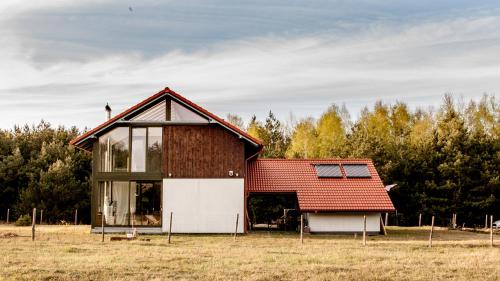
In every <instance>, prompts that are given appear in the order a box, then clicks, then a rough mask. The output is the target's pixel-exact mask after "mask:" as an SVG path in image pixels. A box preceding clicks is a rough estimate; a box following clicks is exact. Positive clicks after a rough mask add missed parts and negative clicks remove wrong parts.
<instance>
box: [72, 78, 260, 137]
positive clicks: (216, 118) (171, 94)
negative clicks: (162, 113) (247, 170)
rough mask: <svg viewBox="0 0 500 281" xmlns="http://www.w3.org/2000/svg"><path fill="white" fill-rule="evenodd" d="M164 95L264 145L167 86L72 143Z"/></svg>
mask: <svg viewBox="0 0 500 281" xmlns="http://www.w3.org/2000/svg"><path fill="white" fill-rule="evenodd" d="M163 95H170V96H172V97H174V98H176V99H178V100H180V101H181V102H184V103H185V104H187V105H189V106H191V107H192V108H193V109H195V110H197V111H199V112H201V113H202V114H205V115H207V116H208V117H210V118H212V119H213V120H215V121H217V122H218V123H220V124H222V125H223V126H225V127H227V128H229V129H230V130H232V131H234V132H236V133H237V134H240V135H242V136H243V137H245V138H247V139H249V140H250V141H252V142H254V143H255V144H257V145H258V146H260V147H262V143H261V141H259V140H258V139H256V138H254V137H252V136H251V135H249V134H248V133H246V132H245V131H243V130H241V129H240V128H238V127H236V126H234V125H233V124H231V123H229V122H227V121H225V120H224V119H222V118H220V117H218V116H217V115H215V114H213V113H211V112H209V111H208V110H206V109H204V108H202V107H201V106H199V105H197V104H195V103H193V102H192V101H190V100H188V99H186V98H185V97H183V96H181V95H179V94H178V93H176V92H174V91H172V90H170V89H169V88H165V89H163V90H161V91H159V92H158V93H156V94H154V95H152V96H150V97H149V98H147V99H145V100H143V101H141V102H140V103H138V104H136V105H134V106H132V107H130V108H129V109H127V110H125V111H123V112H122V113H120V114H118V115H116V116H114V117H113V118H111V119H109V120H108V121H106V122H104V123H102V124H101V125H99V126H97V127H95V128H94V129H92V130H90V131H87V132H86V133H84V134H82V135H80V136H78V137H77V138H75V139H73V140H72V141H71V142H70V144H72V145H77V144H78V143H79V142H81V141H82V140H84V139H86V138H88V137H90V136H92V135H93V134H95V133H96V132H98V131H99V130H101V129H103V128H105V127H106V126H108V125H111V124H113V123H114V122H116V121H118V120H120V119H121V118H123V117H125V116H127V115H128V114H130V113H132V112H133V111H135V110H137V109H139V108H141V107H142V106H144V105H146V104H148V103H149V102H151V101H154V100H155V99H157V98H159V97H161V96H163Z"/></svg>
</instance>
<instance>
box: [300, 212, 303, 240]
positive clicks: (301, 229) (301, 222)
mask: <svg viewBox="0 0 500 281" xmlns="http://www.w3.org/2000/svg"><path fill="white" fill-rule="evenodd" d="M300 244H304V215H303V214H300Z"/></svg>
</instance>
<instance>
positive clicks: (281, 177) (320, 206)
mask: <svg viewBox="0 0 500 281" xmlns="http://www.w3.org/2000/svg"><path fill="white" fill-rule="evenodd" d="M315 164H366V165H368V170H369V171H370V174H371V178H346V177H345V176H344V177H343V178H318V176H317V175H316V170H315V168H314V165H315ZM344 175H345V173H344ZM247 177H248V178H247V188H248V189H247V191H248V192H251V193H277V192H296V193H297V199H298V202H299V206H300V209H301V211H318V212H321V211H382V212H385V211H394V206H393V204H392V202H391V199H390V198H389V195H388V194H387V192H386V191H385V188H384V184H383V183H382V180H381V179H380V177H379V175H378V173H377V170H376V169H375V167H374V166H373V163H372V161H371V160H369V159H345V160H342V159H335V160H325V159H322V160H311V159H307V160H293V159H257V160H255V161H252V162H250V163H249V165H248V171H247Z"/></svg>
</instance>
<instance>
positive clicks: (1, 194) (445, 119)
mask: <svg viewBox="0 0 500 281" xmlns="http://www.w3.org/2000/svg"><path fill="white" fill-rule="evenodd" d="M499 105H500V104H499V102H498V101H496V99H495V96H493V95H484V96H483V97H482V99H481V100H480V101H478V102H475V101H469V102H468V103H464V102H460V101H456V100H454V99H453V98H452V96H451V95H446V96H445V97H444V98H443V102H442V104H441V105H440V106H439V108H437V109H435V110H434V109H432V108H428V109H422V108H419V109H415V110H410V109H409V107H408V106H407V105H406V104H405V103H402V102H398V103H396V104H392V105H391V104H384V103H382V102H377V103H375V105H374V106H372V107H370V108H368V107H367V108H364V109H363V110H362V111H361V112H360V113H359V117H358V118H356V120H353V119H352V118H351V115H350V113H349V111H348V110H347V108H346V107H345V106H339V105H335V104H333V105H331V106H329V107H328V108H327V109H326V110H325V112H323V113H322V114H321V115H320V117H319V118H317V119H315V118H312V117H307V118H302V119H300V120H295V118H293V117H292V118H290V120H288V121H287V122H283V121H281V120H279V119H278V118H277V117H276V116H275V115H274V114H273V113H272V112H269V115H268V116H267V118H266V119H265V120H263V121H261V120H258V119H257V118H256V117H255V116H254V117H252V118H251V120H249V122H248V124H247V125H246V126H245V124H244V122H243V120H242V118H241V117H239V116H237V115H231V114H230V115H228V116H227V120H228V121H229V122H231V123H233V124H235V125H236V126H239V127H241V128H243V129H245V130H246V131H248V132H249V133H250V134H251V135H253V136H254V137H256V138H258V139H260V140H262V142H263V143H264V144H265V147H264V150H263V152H262V153H261V156H260V157H268V158H269V157H273V158H370V159H372V160H373V162H374V164H375V166H376V168H377V171H378V172H379V174H380V176H381V178H382V180H383V182H384V183H385V184H397V187H395V188H393V189H392V190H391V191H390V192H389V195H390V196H391V199H392V201H393V203H394V205H395V207H396V208H397V209H398V212H399V215H400V216H399V223H400V224H402V225H414V224H416V222H417V220H418V213H420V212H421V213H423V214H424V217H429V216H430V215H436V217H437V219H438V223H440V224H446V223H447V221H448V219H449V218H451V214H453V213H457V214H458V217H459V220H460V221H463V222H466V224H468V225H473V224H481V223H484V215H485V214H494V215H496V217H498V216H499V215H500V169H499V167H500V140H499V136H500V127H499V123H500V122H499V119H500V106H499ZM80 133H82V132H80V131H79V130H78V129H76V128H75V127H72V128H65V127H58V128H53V127H52V126H51V125H50V124H49V123H47V122H44V121H42V122H41V123H40V124H38V125H36V126H28V125H25V126H22V127H19V126H16V127H14V129H11V130H0V219H5V217H6V210H7V209H10V210H11V220H13V219H17V218H18V217H19V216H20V215H22V214H30V211H31V210H32V208H37V209H43V210H44V217H45V218H47V220H48V222H51V223H57V222H60V221H62V220H66V221H71V220H72V218H73V213H74V210H75V209H79V212H78V213H79V218H80V220H81V221H82V222H84V223H88V222H90V191H91V155H90V154H89V153H86V152H83V151H81V150H78V149H76V148H74V147H72V146H70V145H69V144H68V143H69V141H70V140H71V139H73V138H74V137H76V136H77V135H79V134H80ZM278 207H279V206H278ZM272 212H280V210H279V208H277V206H274V208H273V210H272Z"/></svg>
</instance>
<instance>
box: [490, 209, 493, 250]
mask: <svg viewBox="0 0 500 281" xmlns="http://www.w3.org/2000/svg"><path fill="white" fill-rule="evenodd" d="M490 246H491V247H493V215H491V216H490Z"/></svg>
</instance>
